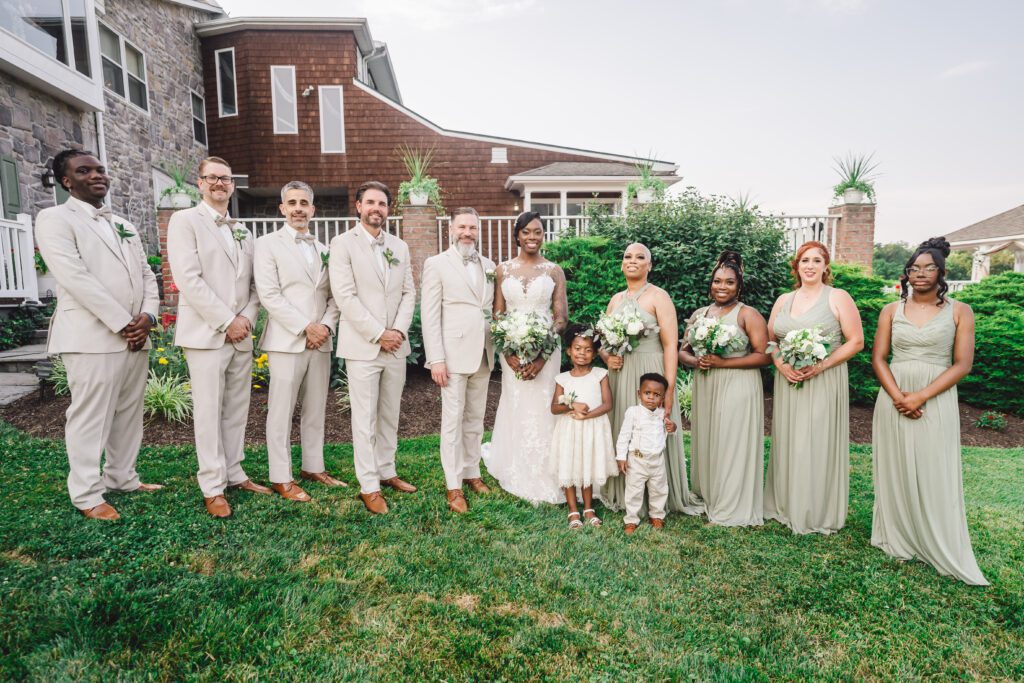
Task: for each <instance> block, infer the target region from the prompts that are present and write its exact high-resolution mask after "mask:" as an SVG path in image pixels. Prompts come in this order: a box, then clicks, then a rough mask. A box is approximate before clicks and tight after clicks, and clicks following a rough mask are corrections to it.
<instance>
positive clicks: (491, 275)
mask: <svg viewBox="0 0 1024 683" xmlns="http://www.w3.org/2000/svg"><path fill="white" fill-rule="evenodd" d="M484 278H485V279H486V280H487V281H488V282H494V281H495V279H496V276H495V275H494V268H491V269H490V270H485V271H484Z"/></svg>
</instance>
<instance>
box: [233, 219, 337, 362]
mask: <svg viewBox="0 0 1024 683" xmlns="http://www.w3.org/2000/svg"><path fill="white" fill-rule="evenodd" d="M313 246H314V247H315V248H316V253H317V257H316V259H315V260H314V261H313V265H312V266H309V264H308V262H307V261H306V256H305V254H303V253H302V247H300V246H299V245H298V244H296V243H295V237H294V236H293V235H292V233H291V232H290V231H289V229H288V228H281V229H280V230H278V231H277V232H274V233H271V234H269V235H264V236H263V237H260V238H259V239H258V240H256V254H255V258H254V264H253V270H254V273H255V280H256V291H257V292H258V293H259V295H260V303H261V304H263V308H265V309H267V314H268V318H267V326H266V327H265V328H264V329H263V336H262V337H260V348H261V349H263V350H264V351H280V352H283V353H302V352H303V351H304V350H305V349H306V326H307V325H309V324H310V323H320V324H321V325H326V326H327V329H329V330H330V331H331V334H334V333H335V327H337V325H338V307H337V306H336V305H335V304H334V297H333V296H332V295H331V282H330V278H329V277H328V273H327V268H326V267H325V266H324V265H323V262H322V258H321V254H326V253H327V247H325V246H324V245H323V244H321V243H320V242H313ZM331 347H332V344H331V342H330V340H328V341H326V342H324V343H323V344H322V345H321V346H320V348H319V349H317V350H318V351H323V352H325V353H329V352H330V351H331Z"/></svg>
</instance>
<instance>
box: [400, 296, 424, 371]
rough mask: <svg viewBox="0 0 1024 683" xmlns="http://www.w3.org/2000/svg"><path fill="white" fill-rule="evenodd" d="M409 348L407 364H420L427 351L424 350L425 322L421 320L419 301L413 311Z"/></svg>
mask: <svg viewBox="0 0 1024 683" xmlns="http://www.w3.org/2000/svg"><path fill="white" fill-rule="evenodd" d="M409 348H410V349H411V351H410V352H409V355H408V356H406V358H405V362H406V364H407V365H419V364H420V361H421V360H423V354H424V353H426V352H425V351H424V350H423V324H422V323H421V322H420V305H419V303H417V304H416V309H415V310H414V311H413V313H412V323H410V324H409Z"/></svg>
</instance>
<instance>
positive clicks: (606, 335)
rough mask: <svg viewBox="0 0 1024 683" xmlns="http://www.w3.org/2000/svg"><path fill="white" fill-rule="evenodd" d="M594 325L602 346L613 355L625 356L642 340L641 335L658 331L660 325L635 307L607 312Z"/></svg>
mask: <svg viewBox="0 0 1024 683" xmlns="http://www.w3.org/2000/svg"><path fill="white" fill-rule="evenodd" d="M594 327H595V329H596V330H597V336H598V337H600V339H601V346H602V347H604V349H605V350H606V351H608V353H610V354H612V355H613V356H625V355H626V354H627V353H629V352H630V351H632V350H633V347H634V346H636V345H637V344H638V343H639V342H640V338H641V337H647V336H649V335H652V334H655V333H656V332H658V326H657V325H652V324H650V323H649V322H647V321H646V320H644V319H643V318H642V317H640V311H638V310H636V309H635V308H634V309H630V310H620V311H618V312H617V313H610V314H609V313H605V314H604V315H602V316H601V319H600V320H598V321H597V325H595V326H594Z"/></svg>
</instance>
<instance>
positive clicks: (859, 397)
mask: <svg viewBox="0 0 1024 683" xmlns="http://www.w3.org/2000/svg"><path fill="white" fill-rule="evenodd" d="M832 277H833V281H832V286H833V287H835V288H837V289H842V290H845V291H846V292H847V293H848V294H849V295H850V296H851V297H853V301H854V303H856V304H857V310H858V311H860V319H861V326H862V327H863V329H864V350H863V351H861V352H860V353H858V354H857V355H855V356H854V357H853V358H851V359H850V360H849V361H848V362H847V364H846V366H847V370H848V371H849V373H850V401H851V402H853V403H859V404H863V405H870V404H873V403H874V402H875V398H876V397H877V396H878V389H879V384H878V380H876V379H875V371H874V369H873V368H872V367H871V347H872V346H873V345H874V343H875V330H877V329H878V316H879V314H881V312H882V309H883V308H885V305H886V304H887V303H889V302H891V301H895V300H896V295H895V294H885V293H884V292H883V291H882V288H883V287H885V285H886V282H885V280H883V279H882V278H880V277H875V276H873V275H868V274H867V273H865V272H864V270H863V269H862V268H861V267H860V266H856V265H852V264H847V263H833V264H832Z"/></svg>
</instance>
